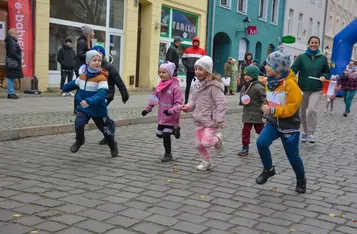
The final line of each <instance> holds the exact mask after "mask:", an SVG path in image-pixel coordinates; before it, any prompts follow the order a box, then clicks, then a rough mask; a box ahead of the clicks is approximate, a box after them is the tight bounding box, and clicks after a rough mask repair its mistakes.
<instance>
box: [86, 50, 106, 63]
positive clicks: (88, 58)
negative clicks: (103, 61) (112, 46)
mask: <svg viewBox="0 0 357 234" xmlns="http://www.w3.org/2000/svg"><path fill="white" fill-rule="evenodd" d="M95 56H99V57H100V58H102V56H101V55H100V54H99V52H98V51H96V50H90V51H88V52H87V53H86V64H87V65H89V62H90V61H91V60H92V58H93V57H95Z"/></svg>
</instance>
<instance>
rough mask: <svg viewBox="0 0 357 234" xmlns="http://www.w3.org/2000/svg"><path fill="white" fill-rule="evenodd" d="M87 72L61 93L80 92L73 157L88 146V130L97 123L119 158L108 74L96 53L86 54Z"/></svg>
mask: <svg viewBox="0 0 357 234" xmlns="http://www.w3.org/2000/svg"><path fill="white" fill-rule="evenodd" d="M86 64H87V67H86V71H85V73H83V74H82V75H80V76H79V77H78V78H77V79H76V80H74V81H71V82H70V83H68V84H66V85H65V86H64V87H63V89H62V90H61V92H70V91H72V90H75V89H79V91H78V93H77V95H76V110H77V118H76V121H75V130H76V141H75V143H74V144H73V145H72V146H71V148H70V151H71V152H72V153H76V152H78V150H79V149H80V147H81V146H82V145H83V144H84V142H85V137H84V127H85V125H86V124H88V121H89V120H90V119H93V121H94V123H95V124H96V125H97V127H98V129H99V130H100V131H101V132H102V133H103V135H104V137H105V138H106V140H107V141H108V145H109V148H110V151H111V155H112V157H116V156H117V155H118V146H117V143H116V141H115V139H114V133H113V129H112V126H111V122H110V119H109V118H107V115H108V110H107V105H106V103H105V97H106V95H107V93H108V81H107V77H108V72H107V71H105V70H103V69H101V64H102V56H101V55H100V54H99V53H98V52H97V51H95V50H90V51H88V52H87V54H86Z"/></svg>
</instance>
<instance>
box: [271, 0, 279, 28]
mask: <svg viewBox="0 0 357 234" xmlns="http://www.w3.org/2000/svg"><path fill="white" fill-rule="evenodd" d="M278 13H279V0H273V5H272V10H271V22H272V23H274V24H276V23H278Z"/></svg>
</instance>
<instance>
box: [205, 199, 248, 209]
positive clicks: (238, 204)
mask: <svg viewBox="0 0 357 234" xmlns="http://www.w3.org/2000/svg"><path fill="white" fill-rule="evenodd" d="M212 204H217V205H221V206H227V207H231V208H235V209H237V208H239V207H241V206H242V205H243V203H241V202H236V201H233V200H229V199H223V198H216V199H214V200H213V201H212Z"/></svg>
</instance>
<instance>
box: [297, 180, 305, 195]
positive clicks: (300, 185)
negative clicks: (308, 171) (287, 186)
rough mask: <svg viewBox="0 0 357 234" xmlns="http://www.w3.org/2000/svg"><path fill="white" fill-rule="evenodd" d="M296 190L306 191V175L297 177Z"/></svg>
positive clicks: (299, 191)
mask: <svg viewBox="0 0 357 234" xmlns="http://www.w3.org/2000/svg"><path fill="white" fill-rule="evenodd" d="M295 191H296V192H298V193H305V192H306V177H301V178H298V179H297V182H296V188H295Z"/></svg>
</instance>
